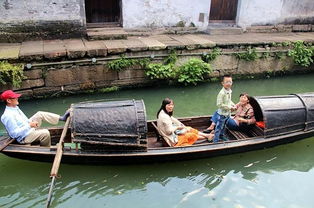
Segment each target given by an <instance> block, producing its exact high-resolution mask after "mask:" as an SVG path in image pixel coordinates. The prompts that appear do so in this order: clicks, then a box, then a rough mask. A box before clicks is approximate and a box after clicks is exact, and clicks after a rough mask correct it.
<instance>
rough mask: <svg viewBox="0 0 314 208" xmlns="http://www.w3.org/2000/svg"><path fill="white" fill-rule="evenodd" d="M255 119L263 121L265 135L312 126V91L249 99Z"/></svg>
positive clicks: (284, 132) (313, 96)
mask: <svg viewBox="0 0 314 208" xmlns="http://www.w3.org/2000/svg"><path fill="white" fill-rule="evenodd" d="M251 104H252V106H253V108H254V111H255V115H256V119H257V121H264V122H265V136H266V137H271V136H275V135H281V134H287V133H292V132H297V131H308V130H312V129H313V128H314V93H304V94H291V95H282V96H260V97H259V96H256V97H253V98H252V100H251Z"/></svg>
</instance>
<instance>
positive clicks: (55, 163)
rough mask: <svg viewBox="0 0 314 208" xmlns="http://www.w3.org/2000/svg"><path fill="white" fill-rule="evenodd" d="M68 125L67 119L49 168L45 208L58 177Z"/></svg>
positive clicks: (48, 203)
mask: <svg viewBox="0 0 314 208" xmlns="http://www.w3.org/2000/svg"><path fill="white" fill-rule="evenodd" d="M69 124H70V117H68V118H67V120H66V122H65V124H64V127H63V130H62V134H61V137H60V140H59V143H58V147H57V153H56V155H55V159H54V161H53V165H52V168H51V172H50V178H51V183H50V188H49V193H48V197H47V202H46V207H47V208H48V207H49V206H50V202H51V197H52V191H53V187H54V183H55V181H56V177H57V175H58V170H59V167H60V162H61V158H62V153H63V141H64V138H65V135H66V133H67V130H68V128H69Z"/></svg>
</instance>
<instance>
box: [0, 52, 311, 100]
mask: <svg viewBox="0 0 314 208" xmlns="http://www.w3.org/2000/svg"><path fill="white" fill-rule="evenodd" d="M280 49H281V48H280V47H279V48H272V50H274V51H278V50H280ZM205 51H206V50H205V49H201V50H200V49H198V50H190V51H189V50H183V51H180V52H179V53H185V55H184V56H182V55H181V56H179V57H178V61H177V64H178V65H180V64H182V63H184V62H186V61H188V60H189V59H191V58H200V56H201V54H202V53H204V52H205ZM238 51H239V49H224V50H223V54H222V55H219V56H218V57H217V58H216V59H215V60H214V61H213V62H211V65H212V68H213V72H212V73H211V74H209V78H211V77H217V76H221V75H223V74H232V75H235V76H239V77H252V76H253V77H255V76H258V75H265V74H270V75H273V74H274V73H276V72H283V73H294V72H295V71H298V72H307V71H308V72H310V71H312V72H313V70H314V65H312V66H310V67H308V68H304V67H299V66H296V65H295V64H294V62H293V60H292V58H291V57H287V56H283V57H282V58H281V59H279V58H276V57H275V55H274V54H272V53H270V55H269V57H265V58H258V59H256V60H254V61H245V60H243V59H238V58H236V56H235V55H234V54H233V53H236V52H238ZM196 53H198V54H200V55H196ZM162 54H164V55H165V56H167V55H168V51H166V50H164V51H160V53H159V55H162ZM189 54H191V55H189ZM134 55H137V56H138V55H139V54H134ZM117 58H118V57H117ZM158 60H160V61H161V60H162V59H161V58H159V59H158ZM158 60H157V62H158ZM155 61H156V60H155ZM107 62H108V61H106V60H104V61H98V62H97V63H92V62H82V63H78V62H75V63H74V62H73V63H71V62H70V61H69V62H65V63H64V64H61V63H58V64H56V65H54V66H49V65H47V66H45V65H41V66H34V67H33V68H32V69H31V70H26V71H25V76H26V78H25V80H24V81H23V83H22V86H21V87H20V88H13V89H14V90H17V91H19V92H20V93H22V94H24V97H42V96H50V95H56V94H60V93H61V94H62V93H64V92H65V93H69V92H70V93H79V92H82V91H89V90H97V89H101V88H106V87H112V86H123V87H126V86H127V87H130V86H134V85H152V84H154V81H153V80H150V79H149V78H148V77H147V76H146V75H145V73H144V70H143V69H141V67H140V66H132V67H131V68H129V69H127V70H122V71H113V70H111V69H109V68H108V66H107ZM5 89H12V86H2V87H1V88H0V91H3V90H5Z"/></svg>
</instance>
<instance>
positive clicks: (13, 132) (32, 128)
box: [1, 90, 70, 146]
mask: <svg viewBox="0 0 314 208" xmlns="http://www.w3.org/2000/svg"><path fill="white" fill-rule="evenodd" d="M20 96H21V94H17V93H14V92H13V91H12V90H6V91H4V92H3V93H2V94H1V99H2V100H3V101H4V102H5V104H6V108H5V111H4V113H3V115H2V116H1V122H2V123H3V125H4V126H5V128H6V130H7V132H8V134H9V136H10V137H11V138H13V139H15V140H16V141H17V142H18V143H20V144H31V143H33V142H35V141H39V142H40V145H41V146H50V145H51V138H50V133H49V131H48V129H37V127H40V126H41V123H42V121H43V120H44V121H46V122H48V123H50V124H58V122H59V121H65V120H66V119H67V118H68V116H69V115H70V112H69V111H67V112H66V113H65V114H64V115H63V116H59V115H57V114H54V113H48V112H42V111H39V112H37V113H36V114H35V115H33V116H32V117H31V118H30V119H28V118H27V117H26V116H25V114H24V113H23V112H22V111H21V110H20V108H19V107H18V105H19V101H18V98H19V97H20Z"/></svg>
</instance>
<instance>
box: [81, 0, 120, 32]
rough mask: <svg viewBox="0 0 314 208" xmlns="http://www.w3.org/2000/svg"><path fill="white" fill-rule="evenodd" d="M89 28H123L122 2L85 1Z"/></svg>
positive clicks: (115, 0) (104, 0) (114, 0)
mask: <svg viewBox="0 0 314 208" xmlns="http://www.w3.org/2000/svg"><path fill="white" fill-rule="evenodd" d="M85 11H86V23H87V27H106V26H121V0H85Z"/></svg>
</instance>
